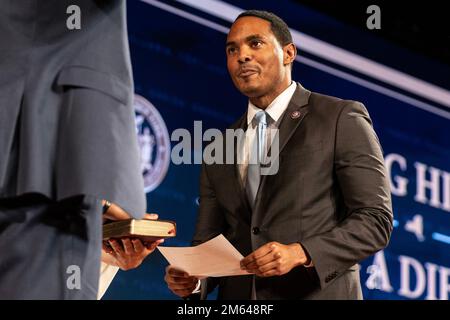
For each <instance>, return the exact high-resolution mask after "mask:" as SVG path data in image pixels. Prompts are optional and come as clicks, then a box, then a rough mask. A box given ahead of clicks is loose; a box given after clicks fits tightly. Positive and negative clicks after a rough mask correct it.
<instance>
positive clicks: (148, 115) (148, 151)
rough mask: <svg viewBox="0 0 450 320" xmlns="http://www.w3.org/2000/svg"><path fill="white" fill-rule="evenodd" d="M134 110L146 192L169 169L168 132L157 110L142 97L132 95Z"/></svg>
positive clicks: (161, 179)
mask: <svg viewBox="0 0 450 320" xmlns="http://www.w3.org/2000/svg"><path fill="white" fill-rule="evenodd" d="M134 110H135V113H136V131H137V136H138V143H139V148H140V154H141V168H142V174H143V176H144V188H145V192H146V193H148V192H151V191H153V190H155V189H156V188H157V187H158V186H159V185H160V184H161V182H162V181H163V180H164V177H165V176H166V174H167V170H168V169H169V165H170V139H169V132H168V131H167V127H166V124H165V123H164V120H163V118H162V117H161V115H160V114H159V112H158V110H157V109H156V108H155V106H153V104H152V103H150V102H149V101H148V100H146V99H145V98H144V97H142V96H140V95H137V94H135V95H134Z"/></svg>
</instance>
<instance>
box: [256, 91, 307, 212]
mask: <svg viewBox="0 0 450 320" xmlns="http://www.w3.org/2000/svg"><path fill="white" fill-rule="evenodd" d="M310 94H311V91H309V90H306V89H305V88H303V87H302V86H301V85H300V84H299V83H297V89H296V90H295V92H294V95H293V96H292V98H291V101H290V102H289V105H288V107H287V108H286V111H285V112H284V114H283V116H282V119H281V122H280V125H279V127H278V129H279V131H278V133H279V152H278V156H279V154H280V153H281V151H282V150H283V148H284V147H285V146H286V144H287V143H288V142H289V140H290V138H291V137H292V135H293V134H294V132H295V131H296V130H297V128H298V127H299V125H300V124H301V122H302V121H303V119H304V118H305V116H306V115H307V114H308V109H309V108H308V101H309V96H310ZM269 152H270V151H269ZM272 158H273V156H272ZM278 161H279V158H278ZM280 165H281V163H280ZM266 180H267V175H263V176H261V183H260V185H259V189H258V193H257V194H256V200H255V208H254V209H255V212H258V209H259V204H260V202H261V198H262V196H263V195H264V192H265V183H266Z"/></svg>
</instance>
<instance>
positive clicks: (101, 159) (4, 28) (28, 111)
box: [0, 0, 145, 299]
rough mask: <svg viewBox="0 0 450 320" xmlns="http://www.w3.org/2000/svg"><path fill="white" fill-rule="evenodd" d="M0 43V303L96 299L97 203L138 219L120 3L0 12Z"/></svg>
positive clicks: (62, 1)
mask: <svg viewBox="0 0 450 320" xmlns="http://www.w3.org/2000/svg"><path fill="white" fill-rule="evenodd" d="M0 38H1V39H2V41H1V48H0V252H1V254H0V299H1V298H3V299H34V298H38V299H63V298H64V299H77V298H81V299H96V297H97V288H98V278H99V270H100V255H101V229H102V227H101V224H102V203H107V202H106V200H108V201H109V202H110V203H112V206H111V208H110V209H109V210H108V211H107V212H106V216H104V218H109V219H124V218H128V217H129V216H130V215H131V216H132V217H135V218H139V217H142V216H143V214H144V213H145V195H144V188H143V179H142V174H141V170H140V162H139V158H138V157H139V154H138V146H137V141H136V130H135V123H134V109H133V105H132V96H133V83H132V75H131V64H130V57H129V50H128V39H127V29H126V12H125V1H115V0H104V1H100V0H96V1H93V0H78V1H73V0H23V1H22V0H21V1H1V4H0ZM130 245H133V243H130Z"/></svg>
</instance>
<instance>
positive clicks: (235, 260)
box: [158, 235, 251, 278]
mask: <svg viewBox="0 0 450 320" xmlns="http://www.w3.org/2000/svg"><path fill="white" fill-rule="evenodd" d="M158 249H159V251H161V253H162V255H163V256H164V257H165V258H166V259H167V260H168V261H169V263H170V264H171V266H172V267H174V268H177V269H180V270H183V271H185V272H187V273H188V274H189V275H191V276H196V277H198V278H206V277H224V276H238V275H249V274H251V273H249V272H247V271H245V270H241V268H240V265H239V262H240V261H241V260H242V259H243V258H244V257H243V256H242V254H240V253H239V251H237V250H236V248H235V247H233V245H232V244H231V243H230V242H229V241H228V240H227V239H226V238H225V237H224V236H223V235H218V236H217V237H215V238H213V239H211V240H209V241H207V242H205V243H202V244H200V245H198V246H196V247H183V248H177V247H158Z"/></svg>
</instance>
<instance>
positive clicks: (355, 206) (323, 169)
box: [166, 11, 393, 299]
mask: <svg viewBox="0 0 450 320" xmlns="http://www.w3.org/2000/svg"><path fill="white" fill-rule="evenodd" d="M226 52H227V66H228V71H229V73H230V75H231V78H232V80H233V82H234V84H235V86H236V87H237V88H238V90H239V91H240V92H242V93H243V94H244V95H246V96H247V97H249V106H248V111H247V112H246V113H245V114H244V115H243V116H242V118H241V119H239V120H238V121H237V122H236V123H235V124H234V125H233V126H232V128H233V129H239V128H240V129H243V130H246V142H245V144H246V145H248V144H250V145H253V144H254V143H255V141H256V143H257V146H258V148H257V150H261V149H262V150H263V151H264V152H267V147H265V146H266V145H267V141H270V140H268V139H267V136H265V135H266V134H267V129H268V128H272V129H274V128H275V129H278V130H279V131H278V134H279V140H278V141H279V158H278V159H279V168H278V172H276V173H275V174H265V175H264V174H263V169H264V167H263V163H260V164H259V165H258V164H256V165H255V164H251V163H250V164H249V165H246V164H245V162H244V164H243V165H228V164H226V165H223V164H211V165H206V164H205V165H203V169H202V173H201V178H200V209H199V215H198V221H197V226H196V232H195V236H194V244H198V243H202V242H204V241H207V240H209V239H211V238H213V237H215V236H217V235H218V234H220V233H222V234H224V235H225V237H226V238H227V239H228V240H229V241H230V242H231V243H232V244H233V245H234V246H235V247H236V248H237V249H238V250H239V251H240V252H241V253H242V254H244V255H246V257H245V258H244V259H243V260H242V261H241V267H242V268H243V269H245V270H248V271H249V272H251V273H254V274H255V276H235V277H222V278H208V279H207V281H203V282H202V283H201V290H202V291H203V293H206V292H210V291H211V290H213V289H214V288H215V287H216V286H217V285H218V286H219V293H218V298H219V299H361V298H362V293H361V285H360V280H359V268H358V262H360V261H361V260H363V259H365V258H367V257H368V256H370V255H372V254H374V253H375V252H376V251H378V250H380V249H382V248H384V247H385V246H386V245H387V244H388V241H389V239H390V234H391V231H392V218H393V217H392V209H391V198H390V190H389V185H388V180H387V177H386V171H385V168H384V161H383V156H382V151H381V147H380V144H379V141H378V138H377V136H376V134H375V132H374V130H373V128H372V126H371V120H370V118H369V115H368V113H367V110H366V109H365V108H364V106H363V105H362V104H361V103H358V102H355V101H348V100H341V99H337V98H334V97H329V96H324V95H321V94H318V93H313V92H310V91H308V90H306V89H304V88H303V87H302V86H301V85H300V84H298V83H295V82H292V81H291V68H292V63H293V61H294V59H295V56H296V48H295V46H294V44H293V43H292V37H291V35H290V32H289V29H288V27H287V25H286V24H285V23H284V22H283V21H282V20H281V19H280V18H278V17H277V16H275V15H274V14H272V13H268V12H263V11H247V12H244V13H243V14H241V15H240V16H239V17H238V18H237V19H236V20H235V22H234V23H233V25H232V27H231V29H230V32H229V34H228V37H227V45H226ZM269 144H270V143H269ZM260 146H261V147H260ZM249 149H251V150H254V148H253V149H252V148H249ZM251 152H252V151H250V153H251ZM258 153H259V151H258ZM244 154H245V152H244ZM197 280H198V279H196V278H195V277H192V276H189V275H186V274H184V273H183V272H181V271H180V270H177V269H175V268H173V267H171V266H169V267H168V268H167V272H166V281H167V283H168V285H169V288H170V289H171V290H172V291H173V292H174V293H175V294H177V295H179V296H180V297H188V296H190V295H191V297H192V293H193V292H194V289H195V287H196V285H197V284H198V281H197Z"/></svg>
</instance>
